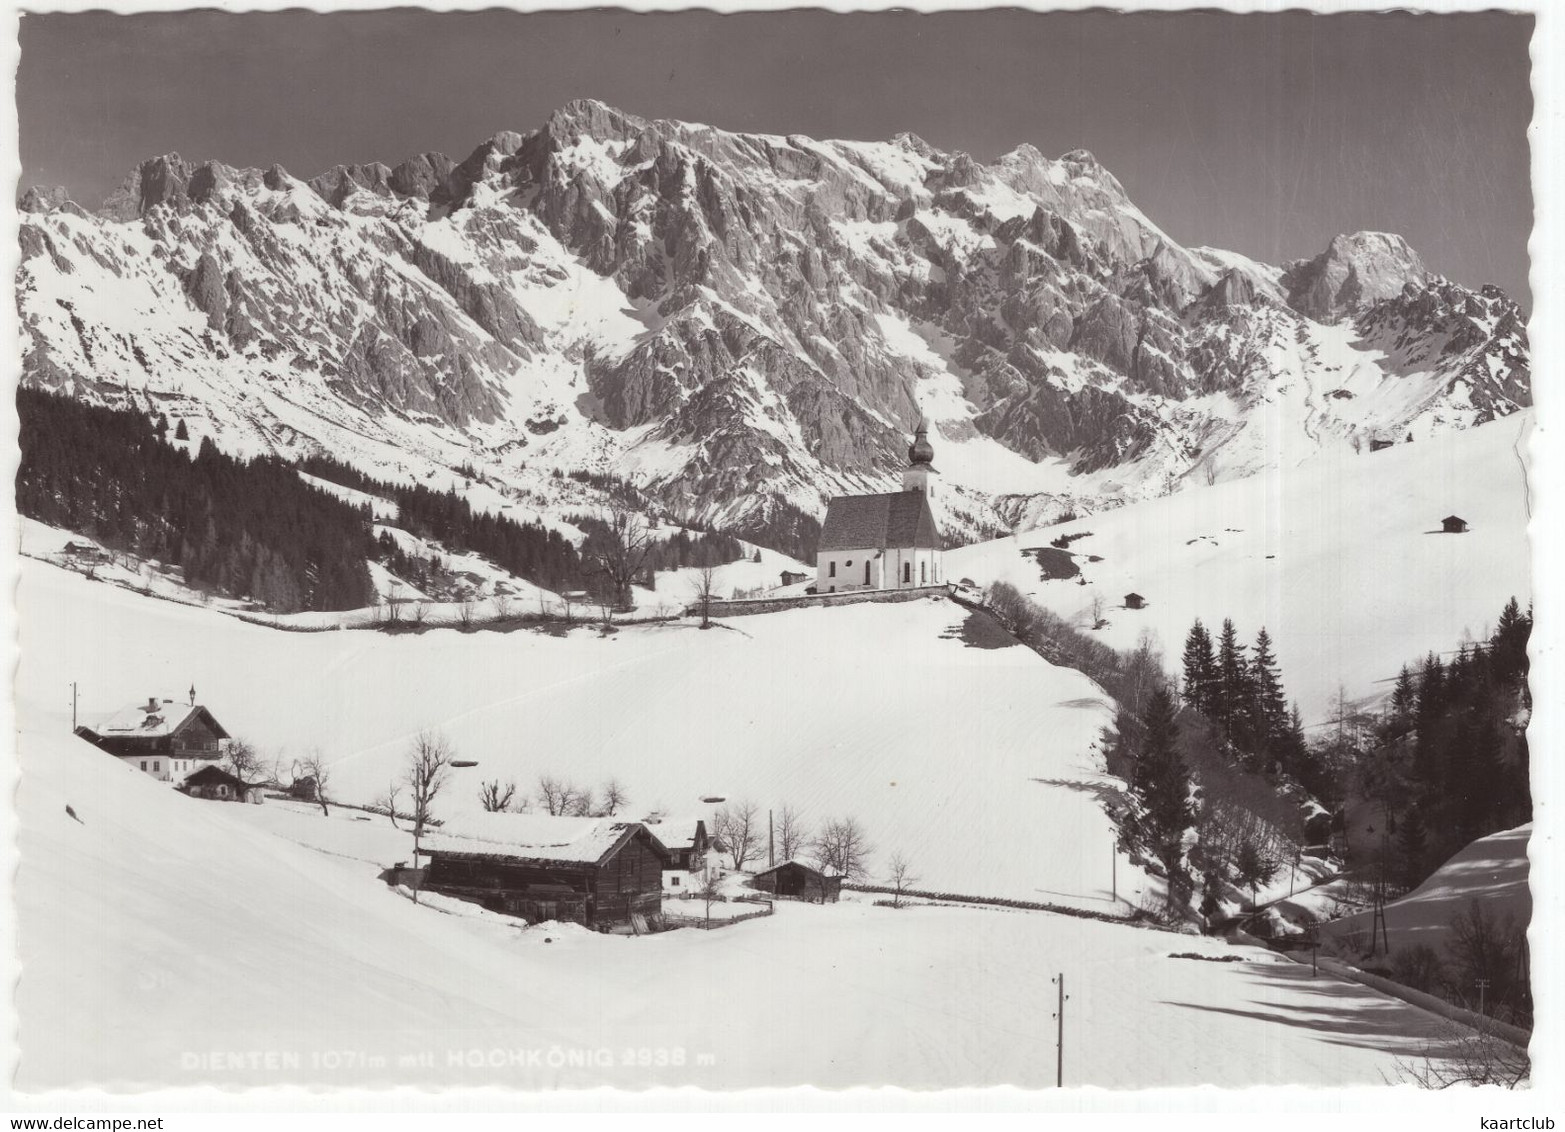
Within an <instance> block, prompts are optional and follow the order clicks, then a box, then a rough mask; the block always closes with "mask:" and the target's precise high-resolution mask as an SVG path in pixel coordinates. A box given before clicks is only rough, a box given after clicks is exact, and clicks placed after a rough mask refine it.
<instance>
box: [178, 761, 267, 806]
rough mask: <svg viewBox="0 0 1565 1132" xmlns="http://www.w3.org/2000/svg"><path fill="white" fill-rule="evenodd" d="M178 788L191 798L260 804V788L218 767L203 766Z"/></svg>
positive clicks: (188, 776)
mask: <svg viewBox="0 0 1565 1132" xmlns="http://www.w3.org/2000/svg"><path fill="white" fill-rule="evenodd" d="M179 788H180V789H181V790H183V791H184V792H185V793H186V794H189V795H190V796H191V797H192V798H210V799H212V800H214V801H217V802H249V803H251V804H253V805H257V806H258V805H260V804H261V788H260V787H259V786H251V785H249V784H248V783H245V782H243V781H241V780H240V779H238V778H236V777H235V776H234V775H232V774H229V773H228V771H226V770H224V769H223V768H222V767H220V766H212V765H208V766H204V767H202V768H201V769H200V770H198V771H195V772H194V773H192V774H189V775H187V776H186V777H185V781H184V782H182V783H180V784H179Z"/></svg>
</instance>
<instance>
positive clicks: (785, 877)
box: [750, 861, 842, 904]
mask: <svg viewBox="0 0 1565 1132" xmlns="http://www.w3.org/2000/svg"><path fill="white" fill-rule="evenodd" d="M750 883H751V884H753V885H754V886H755V887H756V888H758V889H760V890H761V891H762V892H770V893H774V894H775V895H777V896H784V897H788V898H789V899H792V900H807V901H809V902H810V903H811V904H825V903H826V902H827V901H830V902H831V903H833V904H835V903H836V902H837V897H838V896H839V895H840V894H841V892H842V878H841V877H832V876H827V875H826V874H825V873H823V872H821V871H820V870H819V869H812V868H810V866H808V865H801V864H800V863H799V862H798V861H784V862H783V863H782V864H780V865H778V866H776V867H775V868H770V869H767V870H766V871H765V872H764V873H756V874H755V879H754V880H753V881H751V882H750Z"/></svg>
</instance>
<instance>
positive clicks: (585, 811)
mask: <svg viewBox="0 0 1565 1132" xmlns="http://www.w3.org/2000/svg"><path fill="white" fill-rule="evenodd" d="M595 811H596V806H595V805H594V804H593V800H592V787H590V786H572V787H570V788H569V790H568V792H567V794H566V798H565V813H567V814H569V815H570V816H571V817H573V818H586V817H591V816H592V815H593V814H594V812H595Z"/></svg>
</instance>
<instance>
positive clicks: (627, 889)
mask: <svg viewBox="0 0 1565 1132" xmlns="http://www.w3.org/2000/svg"><path fill="white" fill-rule="evenodd" d="M422 848H423V851H424V852H425V854H426V855H427V856H428V857H429V871H428V874H427V875H426V877H425V880H424V887H426V888H429V889H432V890H433V891H435V892H440V893H443V894H445V895H447V896H454V897H457V898H459V899H462V900H470V901H473V902H474V903H477V904H481V905H483V906H484V907H485V908H488V909H489V910H490V911H492V912H504V913H507V914H509V915H512V916H520V917H522V918H523V919H525V920H527V921H528V922H529V923H542V922H543V921H546V920H568V921H571V922H573V923H577V924H583V925H585V926H587V927H589V928H596V929H598V930H599V931H616V932H636V933H638V934H639V933H640V932H643V931H647V930H654V931H655V930H657V929H658V928H659V927H660V926H661V924H660V922H659V921H660V917H661V914H662V910H663V870H664V869H666V868H668V867H669V866H670V864H671V863H672V861H673V856H672V854H670V853H669V851H668V850H667V849H666V848H665V847H664V846H663V843H662V842H661V841H659V840H658V839H657V837H655V836H654V835H653V834H652V833H651V831H650V830H648V829H647V827H646V826H645V825H644V824H642V823H641V822H632V821H621V820H618V819H616V818H612V817H603V818H569V817H551V816H548V815H544V814H512V813H483V814H470V815H468V816H466V817H463V818H461V819H458V820H453V821H449V822H447V823H446V824H445V825H443V826H441V827H440V829H439V831H437V832H435V833H427V834H425V835H424V838H423V846H422Z"/></svg>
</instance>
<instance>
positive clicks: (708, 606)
mask: <svg viewBox="0 0 1565 1132" xmlns="http://www.w3.org/2000/svg"><path fill="white" fill-rule="evenodd" d="M717 574H718V570H717V567H716V566H712V565H706V566H700V567H697V569H696V575H695V587H696V602H697V603H698V604H699V605H700V606H701V628H703V629H710V628H711V627H712V603H713V602H714V601H716V600H717Z"/></svg>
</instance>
